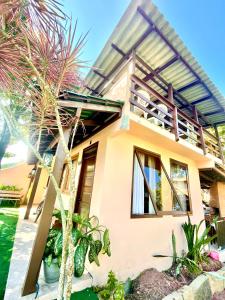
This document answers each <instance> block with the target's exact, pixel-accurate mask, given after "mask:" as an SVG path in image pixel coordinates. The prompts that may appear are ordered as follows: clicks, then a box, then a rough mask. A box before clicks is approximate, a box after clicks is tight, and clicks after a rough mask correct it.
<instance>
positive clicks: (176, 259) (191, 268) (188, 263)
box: [153, 231, 202, 277]
mask: <svg viewBox="0 0 225 300" xmlns="http://www.w3.org/2000/svg"><path fill="white" fill-rule="evenodd" d="M172 248H173V254H172V256H169V255H161V254H157V255H153V256H154V257H171V258H172V259H173V260H172V266H171V267H170V269H169V270H167V273H169V274H170V275H172V276H174V277H177V276H179V275H181V273H182V270H183V269H186V270H187V271H188V272H189V273H190V274H192V275H194V276H197V275H199V274H200V273H201V272H202V270H201V268H200V267H199V266H198V264H197V263H196V262H195V261H193V260H191V259H190V258H188V257H187V255H185V253H183V254H182V255H181V256H178V255H177V249H176V236H175V234H174V232H173V231H172Z"/></svg>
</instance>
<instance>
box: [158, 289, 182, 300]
mask: <svg viewBox="0 0 225 300" xmlns="http://www.w3.org/2000/svg"><path fill="white" fill-rule="evenodd" d="M162 300H183V297H182V294H180V293H179V292H178V291H177V292H173V293H172V294H170V295H168V296H166V297H164V298H163V299H162Z"/></svg>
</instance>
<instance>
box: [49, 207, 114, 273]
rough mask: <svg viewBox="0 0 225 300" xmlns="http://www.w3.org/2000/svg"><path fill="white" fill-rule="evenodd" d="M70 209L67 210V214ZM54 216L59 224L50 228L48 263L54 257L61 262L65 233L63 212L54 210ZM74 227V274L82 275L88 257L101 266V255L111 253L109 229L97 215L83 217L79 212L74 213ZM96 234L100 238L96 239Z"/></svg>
mask: <svg viewBox="0 0 225 300" xmlns="http://www.w3.org/2000/svg"><path fill="white" fill-rule="evenodd" d="M67 214H68V211H66V215H67ZM53 216H54V217H55V218H56V219H57V224H54V225H53V227H52V228H51V229H50V230H49V234H48V239H47V243H46V246H45V251H44V256H43V259H44V260H45V261H46V262H47V264H48V265H51V263H52V259H53V258H57V260H58V263H59V265H60V264H61V256H62V248H63V233H62V227H61V225H60V223H61V214H60V211H59V210H54V211H53ZM73 223H74V228H73V229H72V240H73V244H74V247H75V254H74V275H75V277H81V276H82V275H83V272H84V269H85V262H86V259H87V258H88V260H89V262H90V263H93V262H94V263H95V264H96V265H97V266H100V263H99V258H98V257H99V255H100V253H102V254H107V255H108V256H110V255H111V251H110V239H109V230H108V229H107V228H105V227H104V226H102V225H100V224H99V220H98V218H97V217H96V216H92V217H90V218H85V217H82V216H81V215H79V214H76V213H74V214H73ZM96 236H97V237H98V239H96Z"/></svg>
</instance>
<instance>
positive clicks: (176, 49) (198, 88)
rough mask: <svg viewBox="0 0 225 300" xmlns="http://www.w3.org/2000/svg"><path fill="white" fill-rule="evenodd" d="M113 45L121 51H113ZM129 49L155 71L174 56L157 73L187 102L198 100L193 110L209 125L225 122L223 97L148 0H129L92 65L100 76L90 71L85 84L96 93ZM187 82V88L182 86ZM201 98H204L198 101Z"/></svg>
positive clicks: (129, 52)
mask: <svg viewBox="0 0 225 300" xmlns="http://www.w3.org/2000/svg"><path fill="white" fill-rule="evenodd" d="M142 12H143V13H142ZM140 40H141V43H140V44H139V45H138V46H137V44H138V41H140ZM113 44H114V45H116V46H117V47H118V48H119V49H120V50H121V52H119V51H117V50H115V47H113ZM136 46H137V47H136ZM133 48H135V50H136V53H137V54H138V55H139V56H140V57H141V58H142V59H143V60H144V61H145V62H146V63H147V64H148V65H150V66H151V67H152V68H153V69H156V70H157V68H161V67H162V66H164V65H165V64H166V63H167V62H169V61H170V60H171V59H174V58H176V57H177V56H178V59H177V60H175V59H174V62H173V63H172V64H170V65H169V66H168V67H167V68H165V69H164V70H163V71H162V72H160V76H161V77H162V78H163V79H165V80H166V81H167V82H168V83H172V85H173V87H174V88H175V89H176V90H179V89H181V91H180V95H181V96H183V97H185V99H186V100H187V102H188V103H192V102H193V103H194V104H195V102H196V101H199V102H197V104H196V106H197V109H198V111H200V112H201V113H202V114H204V115H206V119H207V121H208V123H209V124H210V123H213V124H221V123H224V124H225V113H224V111H225V98H224V97H223V95H222V94H221V93H220V92H219V91H218V89H217V88H216V86H215V85H214V84H213V83H212V81H211V80H210V79H209V77H208V76H207V75H206V73H205V72H204V71H203V69H202V68H201V66H200V65H199V64H198V62H197V61H196V59H195V58H194V57H193V56H192V55H191V53H190V52H189V50H188V49H187V48H186V46H185V45H184V43H183V42H182V41H181V39H180V38H179V36H178V35H177V34H176V32H175V31H174V29H173V28H172V27H171V26H170V25H169V23H168V22H167V21H166V20H165V18H164V16H163V15H162V14H161V13H160V12H159V10H158V9H157V7H156V6H155V5H154V4H153V3H152V1H150V0H133V1H132V2H131V4H130V5H129V7H128V9H127V10H126V12H125V13H124V15H123V17H122V18H121V20H120V22H119V24H118V25H117V26H116V28H115V30H114V31H113V33H112V35H111V36H110V38H109V40H108V41H107V43H106V45H105V47H104V48H103V50H102V52H101V54H100V55H99V57H98V58H97V60H96V62H95V64H94V66H95V68H98V71H99V73H101V75H102V76H99V75H98V74H96V73H95V72H94V70H91V71H90V72H89V73H88V75H87V77H86V85H87V86H88V87H89V88H90V89H91V90H93V91H94V92H96V93H100V92H101V91H102V88H103V86H104V84H105V83H106V82H107V80H108V79H110V77H111V76H112V75H113V74H114V72H116V69H117V67H119V65H120V63H122V61H124V60H126V59H128V57H129V55H130V54H131V52H132V49H133ZM123 53H124V54H125V56H124V57H123V55H122V54H123ZM193 82H194V84H192V83H193ZM196 82H197V83H196ZM151 84H153V83H151ZM189 84H190V87H189V88H185V87H188V85H189ZM203 97H207V98H208V99H207V100H202V98H203ZM204 125H207V124H204Z"/></svg>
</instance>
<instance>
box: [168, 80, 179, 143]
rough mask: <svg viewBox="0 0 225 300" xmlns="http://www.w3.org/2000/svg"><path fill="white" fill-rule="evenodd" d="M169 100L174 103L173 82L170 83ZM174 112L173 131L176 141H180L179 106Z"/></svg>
mask: <svg viewBox="0 0 225 300" xmlns="http://www.w3.org/2000/svg"><path fill="white" fill-rule="evenodd" d="M168 100H169V101H170V102H171V103H172V104H174V98H173V86H172V84H171V83H170V84H169V85H168ZM172 113H173V133H174V135H175V140H176V142H178V141H179V128H178V114H177V107H176V106H175V105H174V108H173V111H172Z"/></svg>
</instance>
